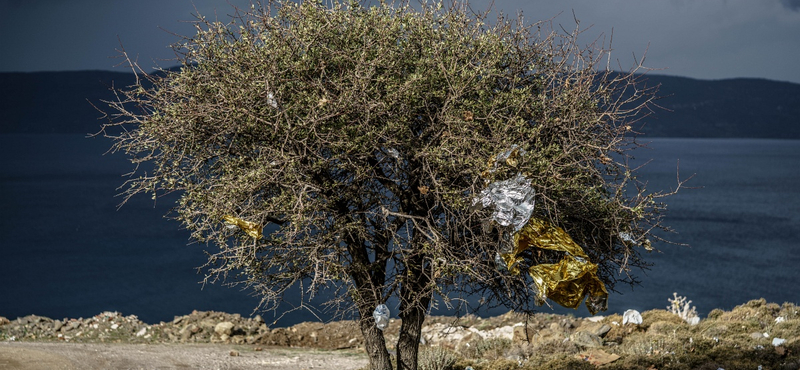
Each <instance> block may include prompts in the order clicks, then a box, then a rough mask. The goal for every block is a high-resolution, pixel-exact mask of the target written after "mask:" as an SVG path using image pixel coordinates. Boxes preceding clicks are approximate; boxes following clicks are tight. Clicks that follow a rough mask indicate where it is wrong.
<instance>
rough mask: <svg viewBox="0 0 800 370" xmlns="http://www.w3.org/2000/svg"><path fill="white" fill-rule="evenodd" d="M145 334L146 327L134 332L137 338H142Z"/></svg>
mask: <svg viewBox="0 0 800 370" xmlns="http://www.w3.org/2000/svg"><path fill="white" fill-rule="evenodd" d="M145 334H147V327H146V326H145V327H143V328H141V329H140V330H139V331H137V332H136V336H137V337H141V336H144V335H145Z"/></svg>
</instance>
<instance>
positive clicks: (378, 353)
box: [359, 313, 392, 370]
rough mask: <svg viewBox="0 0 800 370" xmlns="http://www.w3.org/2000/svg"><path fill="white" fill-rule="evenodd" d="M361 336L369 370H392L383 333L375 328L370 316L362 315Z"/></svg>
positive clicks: (360, 322) (360, 321)
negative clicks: (367, 357)
mask: <svg viewBox="0 0 800 370" xmlns="http://www.w3.org/2000/svg"><path fill="white" fill-rule="evenodd" d="M359 325H360V326H361V334H362V335H363V336H364V349H366V350H367V355H368V356H369V369H370V370H392V362H391V360H390V359H389V352H388V351H387V350H386V341H385V340H384V338H383V332H381V330H380V329H378V328H377V327H375V321H374V320H372V317H371V316H366V317H365V316H364V314H363V313H362V315H361V320H359Z"/></svg>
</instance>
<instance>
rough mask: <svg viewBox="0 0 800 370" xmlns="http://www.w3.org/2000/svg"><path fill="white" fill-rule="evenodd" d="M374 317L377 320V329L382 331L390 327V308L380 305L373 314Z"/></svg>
mask: <svg viewBox="0 0 800 370" xmlns="http://www.w3.org/2000/svg"><path fill="white" fill-rule="evenodd" d="M372 317H373V318H374V319H375V327H377V328H378V329H380V330H383V329H386V327H387V326H389V307H386V305H385V304H379V305H378V307H375V311H373V312H372Z"/></svg>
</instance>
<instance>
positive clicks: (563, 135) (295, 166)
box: [105, 1, 665, 368]
mask: <svg viewBox="0 0 800 370" xmlns="http://www.w3.org/2000/svg"><path fill="white" fill-rule="evenodd" d="M196 25H197V33H196V35H194V36H189V37H186V38H185V39H184V40H182V41H181V42H180V43H178V44H176V46H175V48H176V50H177V51H178V52H179V54H180V55H181V57H182V59H181V60H182V64H181V67H180V68H178V69H174V70H167V71H162V72H160V73H156V74H150V75H147V74H144V73H141V72H140V75H142V76H143V78H142V79H141V81H140V82H139V83H137V85H135V86H132V87H129V88H126V89H122V90H121V91H120V99H119V100H118V101H115V102H111V106H112V108H113V110H114V114H112V117H113V120H112V121H111V122H109V123H108V124H107V125H106V126H105V129H106V132H107V135H108V136H110V137H113V138H114V139H115V140H116V143H115V147H114V148H115V150H117V151H121V152H125V153H127V154H128V155H130V156H131V158H132V161H133V162H134V163H136V164H137V165H139V164H144V165H145V166H144V167H142V168H147V170H146V171H138V172H135V174H134V175H133V177H132V178H131V179H130V180H129V181H128V183H127V185H128V186H127V187H126V193H127V195H128V196H133V195H134V194H138V193H152V194H153V195H154V196H157V195H159V194H163V193H168V192H175V191H177V192H179V193H180V199H179V201H178V204H177V205H176V207H175V209H174V216H175V217H176V218H177V219H178V220H180V221H181V222H182V223H183V225H184V226H185V227H186V228H187V229H189V230H191V231H192V237H193V238H194V239H196V240H197V241H199V242H200V243H205V244H207V245H208V246H209V248H210V249H209V261H208V264H207V266H206V267H207V272H208V278H209V279H213V278H216V277H223V278H226V279H227V280H228V281H231V282H234V283H242V284H246V286H247V287H249V288H252V289H253V290H254V291H255V292H256V293H257V294H258V295H259V296H260V297H262V298H263V300H262V303H263V305H264V307H265V308H267V309H269V308H275V309H277V308H279V307H280V305H279V304H280V302H281V301H282V299H283V297H284V296H285V295H286V294H296V293H294V292H295V289H300V290H301V291H302V292H303V293H304V294H305V295H306V297H312V296H314V294H316V293H318V292H320V291H322V290H326V291H328V292H329V294H326V295H325V296H326V297H329V298H330V300H329V301H327V304H328V305H329V306H328V309H330V310H332V312H335V313H346V312H348V310H349V309H351V308H353V309H355V310H356V311H357V312H358V314H359V315H358V317H359V318H360V322H361V329H362V332H363V333H364V335H365V339H366V343H367V344H366V346H367V352H368V353H369V354H370V358H371V366H372V368H386V367H387V366H388V355H387V354H386V348H385V343H384V340H383V336H382V333H381V332H380V331H379V330H378V329H376V328H375V326H374V321H373V319H372V312H373V310H374V309H375V308H376V306H377V305H379V304H382V303H385V302H387V300H388V299H389V298H390V297H396V298H397V300H398V302H399V304H398V307H399V316H400V318H401V319H402V320H403V323H402V325H403V326H402V328H401V336H400V340H399V342H398V367H400V368H416V352H417V348H418V344H419V329H420V328H421V325H422V321H423V320H424V315H425V313H426V312H427V310H428V309H429V308H430V307H431V305H432V304H434V303H435V302H439V303H441V304H448V305H455V306H457V307H461V308H465V309H475V308H476V307H477V306H481V305H483V306H485V305H489V306H496V305H502V306H506V307H508V308H510V309H513V310H517V311H520V312H533V311H534V310H535V308H536V303H541V300H540V299H537V297H540V296H541V294H540V293H541V292H540V290H539V289H537V286H536V285H535V284H533V283H532V275H531V274H533V273H531V274H525V273H519V271H520V268H526V269H527V268H534V267H536V266H542V265H544V264H553V263H557V262H558V261H561V260H563V259H564V258H565V256H566V255H570V256H574V257H577V258H578V260H579V261H582V263H584V262H590V263H591V264H592V265H593V266H596V272H595V273H594V274H595V275H594V276H596V277H597V279H598V281H600V282H602V284H601V285H603V289H606V288H607V289H609V290H610V289H613V287H614V286H615V284H616V283H618V282H625V283H633V282H635V278H634V277H633V275H631V274H630V273H629V272H630V271H631V268H632V267H642V266H645V265H646V262H645V261H644V260H643V259H642V256H641V253H640V252H641V250H643V249H645V248H648V249H649V248H650V244H649V243H650V239H653V238H656V239H657V236H654V235H653V234H652V231H653V230H654V229H657V228H660V227H661V211H662V210H663V208H664V207H663V204H661V203H659V202H658V198H659V197H661V196H664V195H665V194H662V193H647V192H646V189H644V188H643V187H642V186H641V183H639V182H637V181H636V178H635V171H634V169H632V168H630V166H629V165H628V163H627V155H626V152H627V150H628V149H631V148H634V147H636V146H637V144H636V143H635V140H634V137H635V131H636V127H635V126H637V125H636V122H637V120H639V119H641V118H642V117H644V116H646V114H647V112H648V107H649V106H650V103H651V100H652V98H653V94H654V90H652V89H647V88H642V87H641V85H640V84H638V83H637V78H638V77H637V76H638V75H637V74H635V73H634V72H636V71H631V72H629V73H614V72H610V71H608V70H604V69H603V68H602V67H604V66H603V62H604V60H605V59H604V58H605V57H607V54H606V52H607V51H606V50H603V49H602V48H600V47H596V45H592V46H589V47H586V48H584V47H580V46H579V44H578V42H577V37H578V34H579V29H578V30H576V31H575V32H563V31H554V30H552V27H550V26H549V24H548V23H541V22H538V23H532V24H525V23H524V22H523V19H522V18H521V17H518V18H510V17H506V16H503V15H500V16H498V17H497V19H496V20H492V21H491V22H490V21H489V20H488V13H481V14H475V13H473V12H472V11H470V10H469V8H468V7H467V6H465V5H464V4H451V5H449V6H444V5H443V4H441V3H434V4H428V5H422V6H421V7H420V8H419V9H415V8H414V7H412V6H410V5H409V4H407V3H400V4H387V3H381V4H380V5H374V6H367V5H363V4H360V3H358V2H354V1H353V2H338V1H333V2H332V3H331V4H327V5H326V4H322V3H319V2H315V1H305V2H302V3H301V4H295V3H293V2H274V3H270V4H268V5H266V6H263V7H253V8H252V9H249V10H238V11H237V14H236V15H235V16H234V17H233V18H232V19H231V20H230V21H228V22H224V23H223V22H219V21H209V20H206V19H205V18H202V17H199V18H198V21H197V23H196ZM134 67H135V65H134ZM598 67H601V68H598ZM119 128H122V129H123V130H120V129H119ZM514 179H519V180H520V181H519V184H520V188H521V189H524V190H525V191H529V192H528V193H527V194H528V195H529V198H530V199H529V200H530V201H529V202H528V203H527V205H528V206H529V208H531V210H532V211H531V213H530V214H528V215H527V216H526V217H528V216H529V217H531V220H534V219H535V220H536V222H535V223H534V222H531V223H529V224H530V225H534V224H535V225H545V226H546V227H547V228H551V229H553V230H556V229H558V230H561V231H560V232H561V233H562V234H564V235H568V237H567V238H571V240H572V241H574V244H575V245H576V246H578V249H581V250H582V251H583V253H584V254H583V255H582V256H578V255H577V254H576V253H570V252H568V251H566V252H565V250H559V249H547V248H533V247H531V248H524V249H520V250H518V251H517V253H511V252H512V250H513V246H514V245H517V246H518V245H519V242H518V239H519V238H520V234H519V230H518V229H519V228H514V227H513V226H508V224H506V225H503V223H502V222H498V219H497V212H498V207H499V205H497V204H495V205H490V206H489V207H482V206H481V204H480V203H481V202H480V199H479V198H480V197H481V194H482V193H483V194H486V191H487V189H489V188H490V187H491V186H499V185H497V184H499V183H502V182H504V181H506V182H508V181H512V180H514ZM493 184H494V185H493ZM495 190H496V189H495ZM525 220H526V219H525ZM525 220H523V221H525ZM545 226H542V227H545ZM264 227H266V229H264V230H263V233H262V228H264ZM548 235H549V234H548ZM559 235H561V234H559ZM498 257H500V258H499V259H498ZM504 259H505V260H504ZM511 259H513V260H514V263H510V262H509V261H510V260H511ZM470 297H472V298H479V299H468V298H470ZM582 298H583V293H581V300H582Z"/></svg>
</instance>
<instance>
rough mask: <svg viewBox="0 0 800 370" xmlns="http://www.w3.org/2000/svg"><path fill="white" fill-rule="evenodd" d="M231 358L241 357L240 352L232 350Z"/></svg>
mask: <svg viewBox="0 0 800 370" xmlns="http://www.w3.org/2000/svg"><path fill="white" fill-rule="evenodd" d="M231 356H234V357H236V356H239V351H237V350H235V349H232V350H231Z"/></svg>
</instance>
